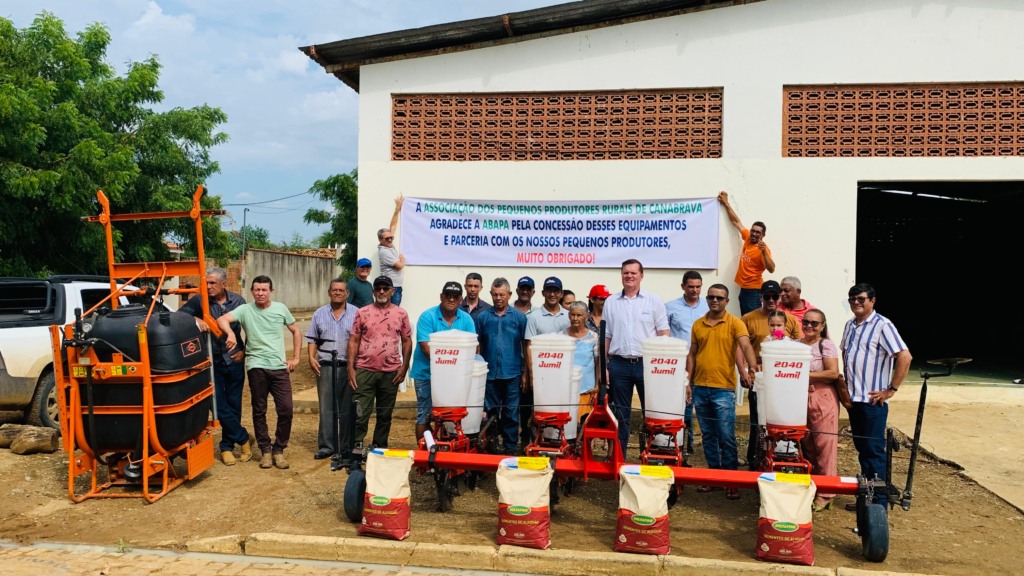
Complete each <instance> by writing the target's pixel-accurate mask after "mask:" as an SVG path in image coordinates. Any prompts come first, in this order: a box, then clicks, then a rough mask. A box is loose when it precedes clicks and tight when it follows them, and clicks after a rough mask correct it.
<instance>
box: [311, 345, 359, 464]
mask: <svg viewBox="0 0 1024 576" xmlns="http://www.w3.org/2000/svg"><path fill="white" fill-rule="evenodd" d="M332 370H335V371H337V373H338V383H337V389H335V390H334V393H335V395H334V396H333V397H332V396H331V388H332V387H333V386H334V384H333V382H332V379H331V371H332ZM316 391H317V396H318V397H319V399H320V428H319V429H318V430H317V434H316V445H317V450H318V451H324V452H331V453H333V454H338V453H341V451H343V450H345V449H346V448H347V449H348V450H351V449H352V446H351V441H352V439H351V438H350V437H349V436H350V434H349V433H348V430H349V423H350V422H351V418H352V406H351V404H352V387H351V386H349V385H348V371H347V369H346V367H345V364H340V365H339V366H337V367H334V368H332V367H331V364H330V363H329V362H328V363H326V364H324V365H322V366H321V367H320V377H319V378H317V381H316ZM335 404H337V411H335V407H336V406H335ZM339 425H340V426H339ZM339 427H340V430H339V431H337V432H336V430H338V428H339ZM336 433H337V435H338V437H337V440H338V441H337V442H335V434H336Z"/></svg>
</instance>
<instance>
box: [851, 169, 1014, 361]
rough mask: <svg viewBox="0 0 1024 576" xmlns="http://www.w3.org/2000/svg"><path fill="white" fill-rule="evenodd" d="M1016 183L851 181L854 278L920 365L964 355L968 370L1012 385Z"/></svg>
mask: <svg viewBox="0 0 1024 576" xmlns="http://www.w3.org/2000/svg"><path fill="white" fill-rule="evenodd" d="M1022 216H1024V182H1021V181H996V182H948V181H944V182H860V183H858V195H857V263H856V266H857V268H856V270H857V274H856V277H857V280H858V281H859V282H868V283H871V284H873V285H874V286H875V289H876V290H877V292H878V300H877V302H876V305H877V308H876V309H877V310H878V312H879V313H881V314H882V315H883V316H886V317H888V318H889V319H891V320H892V321H893V322H894V323H895V324H896V327H897V328H898V329H899V331H900V334H901V335H902V336H903V338H904V340H906V342H907V344H908V346H910V349H911V352H912V353H913V354H914V359H915V361H914V367H915V368H917V367H919V366H923V362H924V361H925V360H929V359H934V358H947V357H966V358H973V359H974V362H973V365H972V366H971V368H972V370H973V371H980V372H982V373H990V374H991V375H992V376H994V377H997V378H1000V377H1002V376H1007V377H1009V376H1012V377H1014V378H1019V377H1021V376H1024V373H1020V374H1017V372H1021V371H1022V367H1024V361H1022V360H1021V357H1022V356H1024V355H1022V353H1021V352H1022V342H1024V338H1022V337H1019V336H1018V335H1017V330H1018V329H1019V328H1021V327H1022V326H1024V324H1022V320H1024V305H1022V303H1021V302H1020V301H1019V300H1018V298H1020V297H1021V295H1020V293H1018V292H1017V288H1018V287H1017V284H1018V282H1017V281H1015V280H1013V278H1020V276H1018V274H1021V268H1022V260H1024V259H1022V258H1021V256H1020V255H1018V254H1017V253H1016V248H1017V247H1018V246H1021V245H1022V244H1024V243H1022V242H1021V241H1020V234H1021V232H1022V231H1024V226H1021V222H1020V220H1021V218H1022Z"/></svg>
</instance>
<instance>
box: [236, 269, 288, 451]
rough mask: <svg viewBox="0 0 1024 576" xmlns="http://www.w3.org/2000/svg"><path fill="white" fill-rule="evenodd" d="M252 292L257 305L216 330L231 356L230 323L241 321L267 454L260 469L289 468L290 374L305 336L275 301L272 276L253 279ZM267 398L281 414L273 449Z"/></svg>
mask: <svg viewBox="0 0 1024 576" xmlns="http://www.w3.org/2000/svg"><path fill="white" fill-rule="evenodd" d="M251 291H252V298H253V301H252V302H250V303H248V304H244V305H242V306H239V307H238V308H235V309H234V310H232V311H231V312H228V313H227V314H225V315H223V316H221V317H220V318H217V324H218V325H219V326H220V329H221V330H222V331H223V332H224V333H225V334H226V337H225V339H224V347H225V348H226V349H228V350H232V349H233V348H234V347H235V346H236V345H237V344H238V342H237V341H236V339H235V333H234V331H233V330H231V323H232V322H236V321H237V322H238V323H239V324H241V325H242V329H243V330H245V337H246V346H245V352H246V354H245V368H246V374H247V375H248V377H249V391H250V393H251V395H252V426H253V429H254V430H255V432H256V442H257V444H259V447H260V452H262V454H263V456H262V458H261V459H260V468H271V467H273V466H277V467H278V468H282V469H284V468H287V467H288V460H287V459H285V457H284V449H285V448H287V447H288V438H289V437H290V436H291V432H292V381H291V376H290V374H291V372H292V371H293V370H295V367H296V366H298V364H299V358H300V355H301V354H302V333H301V332H300V331H299V327H298V325H297V324H296V323H295V318H294V317H293V316H292V313H291V311H289V310H288V307H287V306H285V305H284V304H282V303H280V302H272V301H271V300H270V296H271V295H272V294H273V293H274V281H273V280H271V279H270V277H269V276H262V275H261V276H257V277H255V278H253V279H252V288H251ZM282 326H284V327H285V328H287V329H288V331H289V332H291V333H292V351H293V354H292V359H291V360H285V353H284V339H283V338H281V327H282ZM267 395H273V396H274V407H275V408H276V410H277V429H276V430H275V431H274V440H273V444H271V439H270V432H269V429H268V428H267Z"/></svg>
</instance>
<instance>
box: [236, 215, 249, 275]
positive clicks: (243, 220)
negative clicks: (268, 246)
mask: <svg viewBox="0 0 1024 576" xmlns="http://www.w3.org/2000/svg"><path fill="white" fill-rule="evenodd" d="M248 216H249V209H248V208H246V209H245V210H242V275H241V279H240V282H239V283H240V284H241V285H240V286H239V289H238V291H239V292H241V293H242V294H245V236H246V232H247V231H248V229H247V228H246V225H245V221H246V218H247V217H248Z"/></svg>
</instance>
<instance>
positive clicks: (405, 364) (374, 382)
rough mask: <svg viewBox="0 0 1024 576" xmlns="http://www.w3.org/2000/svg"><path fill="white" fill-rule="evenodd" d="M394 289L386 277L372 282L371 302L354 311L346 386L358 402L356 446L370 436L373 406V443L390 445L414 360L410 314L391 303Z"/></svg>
mask: <svg viewBox="0 0 1024 576" xmlns="http://www.w3.org/2000/svg"><path fill="white" fill-rule="evenodd" d="M394 290H395V287H394V284H393V283H392V282H391V278H388V277H387V276H378V277H377V279H376V280H374V281H373V298H374V301H373V304H372V305H370V306H365V307H363V308H360V309H359V312H358V313H356V319H355V322H353V323H352V336H351V337H350V338H349V339H348V358H349V363H348V383H349V386H351V387H352V390H354V392H353V396H354V397H355V400H356V402H358V403H359V411H358V413H357V414H356V435H355V438H353V441H354V442H355V443H356V444H357V445H361V444H362V443H363V439H364V438H365V437H366V432H367V428H369V424H370V415H371V414H372V413H373V411H374V404H375V403H376V407H377V413H376V415H377V418H376V425H375V426H374V429H373V445H374V446H377V447H378V448H382V447H386V446H387V445H388V435H389V434H390V432H391V413H392V412H394V409H395V398H396V397H397V396H398V385H399V384H401V382H402V381H403V380H405V375H406V373H407V372H408V371H409V362H410V360H411V359H412V326H410V324H409V315H408V314H407V313H406V311H405V310H403V309H402V308H400V307H399V306H398V305H396V304H394V303H392V301H391V296H392V293H393V292H394ZM352 359H355V362H352Z"/></svg>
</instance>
